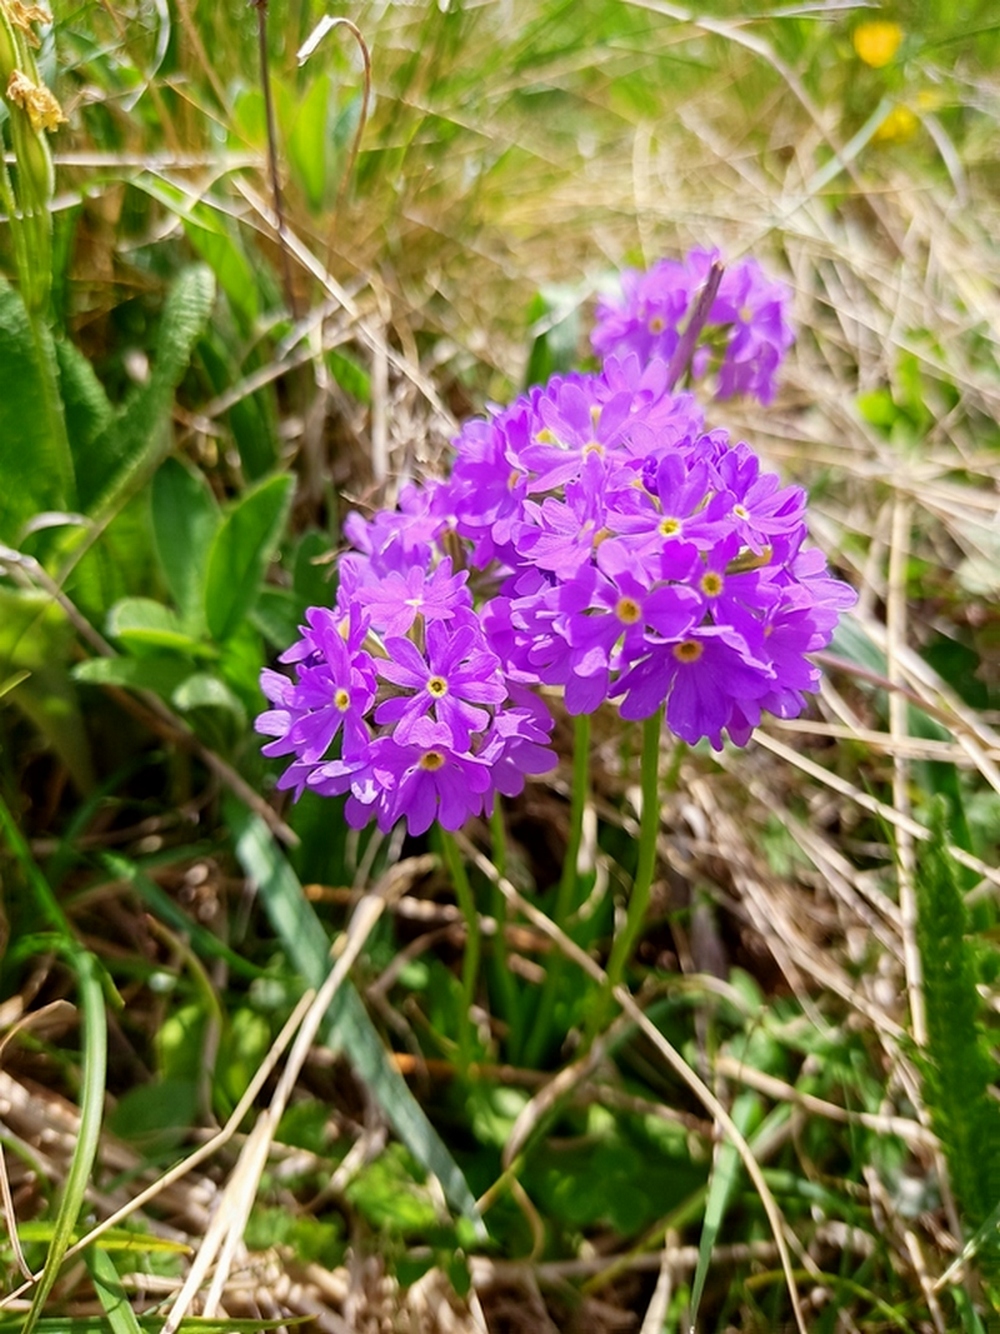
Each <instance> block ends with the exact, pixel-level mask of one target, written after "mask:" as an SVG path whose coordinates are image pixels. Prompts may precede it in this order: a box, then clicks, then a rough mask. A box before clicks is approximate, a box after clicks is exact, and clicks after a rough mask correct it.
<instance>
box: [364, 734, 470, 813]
mask: <svg viewBox="0 0 1000 1334" xmlns="http://www.w3.org/2000/svg"><path fill="white" fill-rule="evenodd" d="M372 771H373V773H374V775H375V782H376V784H377V785H378V786H379V787H380V788H381V798H380V799H378V800H377V801H376V802H375V807H376V811H375V815H376V819H377V820H378V825H379V828H380V829H382V830H383V831H385V832H387V831H388V830H389V829H391V828H392V826H393V825H394V824H395V823H396V821H397V820H399V819H402V818H404V817H405V819H406V823H407V828H408V829H409V831H410V833H411V834H423V833H425V832H426V830H428V829H429V828H430V826H431V824H432V823H433V822H434V820H437V821H438V822H439V823H440V825H441V826H442V828H444V829H460V828H461V827H462V825H463V824H465V822H466V820H468V819H469V817H470V816H472V815H478V814H479V813H480V812H481V811H482V809H483V800H484V798H485V796H486V793H487V792H488V791H489V787H490V768H489V764H488V762H487V760H486V759H485V758H483V757H482V756H477V755H473V754H472V753H471V752H469V751H468V750H466V749H465V748H464V747H462V746H458V747H456V746H455V745H454V744H453V741H452V732H451V729H450V728H449V727H448V726H447V725H446V724H445V723H435V722H432V721H431V720H430V719H429V718H420V719H418V720H417V721H416V722H415V723H414V724H413V726H412V728H410V731H409V739H408V741H407V743H406V744H405V745H401V744H400V743H399V742H398V741H396V740H395V739H394V738H393V737H381V738H380V739H379V740H378V741H376V742H374V743H373V745H372Z"/></svg>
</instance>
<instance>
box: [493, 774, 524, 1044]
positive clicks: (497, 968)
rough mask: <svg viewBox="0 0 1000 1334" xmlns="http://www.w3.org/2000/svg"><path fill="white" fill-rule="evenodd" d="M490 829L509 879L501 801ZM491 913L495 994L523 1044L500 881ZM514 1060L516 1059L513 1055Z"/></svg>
mask: <svg viewBox="0 0 1000 1334" xmlns="http://www.w3.org/2000/svg"><path fill="white" fill-rule="evenodd" d="M490 829H491V832H492V834H493V865H494V866H495V867H496V871H497V876H498V878H501V879H502V878H506V875H507V831H506V828H505V827H504V819H503V808H502V806H501V805H500V802H499V800H497V801H494V803H493V814H492V815H491V816H490ZM490 911H491V913H492V914H493V920H494V922H495V923H496V935H495V936H494V938H493V954H492V967H491V975H492V978H493V990H494V992H495V994H496V996H497V998H498V1001H499V1010H500V1015H501V1017H502V1019H503V1020H504V1023H506V1024H507V1026H508V1031H509V1033H510V1035H511V1037H512V1038H514V1039H516V1040H517V1041H518V1042H519V1041H520V1031H519V1030H520V1024H519V1022H518V1020H519V1013H518V1011H519V1006H518V1000H519V997H518V991H517V982H516V981H515V979H514V974H513V973H512V972H511V971H510V964H509V961H508V955H507V900H506V899H505V898H504V896H503V894H502V893H501V891H500V886H499V885H498V884H497V883H496V881H491V882H490ZM511 1059H512V1060H514V1059H515V1057H514V1055H513V1053H511Z"/></svg>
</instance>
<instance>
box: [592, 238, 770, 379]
mask: <svg viewBox="0 0 1000 1334" xmlns="http://www.w3.org/2000/svg"><path fill="white" fill-rule="evenodd" d="M719 258H720V254H719V252H718V251H717V250H692V251H691V252H690V254H689V255H688V256H687V258H686V259H685V260H684V261H683V262H680V263H679V262H678V261H676V260H670V259H664V260H661V261H660V262H659V263H658V264H655V265H654V266H653V267H652V269H650V270H649V272H648V273H639V272H636V271H635V270H628V271H626V272H625V273H623V274H622V294H621V298H620V300H617V301H616V300H614V299H609V298H603V299H602V300H601V301H599V302H598V306H597V324H596V326H595V328H594V332H593V334H592V335H591V342H592V344H593V348H594V351H595V352H596V353H597V355H598V356H599V357H601V358H602V359H603V358H607V357H609V356H611V355H612V354H618V355H622V354H624V353H627V352H632V353H635V354H636V355H637V356H638V357H639V358H640V360H641V361H642V362H643V363H644V364H645V363H649V362H656V361H661V362H664V363H669V361H670V359H671V357H673V355H674V353H675V352H676V350H677V345H678V342H679V340H680V329H681V326H682V325H683V324H684V323H685V322H686V320H687V318H688V317H689V316H690V313H691V312H692V310H693V309H694V306H695V303H696V301H697V298H698V293H699V292H700V290H701V288H702V287H703V286H704V284H705V281H706V279H707V278H708V274H709V270H710V269H711V266H712V264H713V263H714V262H715V261H716V260H718V259H719ZM790 304H791V292H790V291H789V289H788V288H787V287H786V286H785V284H784V283H780V282H774V281H772V280H771V279H769V278H767V277H766V275H765V274H764V272H763V270H762V269H761V267H760V265H759V264H758V263H757V261H756V260H753V259H743V260H739V261H737V262H736V263H735V264H733V265H731V266H730V267H728V268H727V269H726V270H725V271H724V273H723V275H722V281H721V283H720V285H719V290H718V292H717V293H716V296H715V300H714V301H713V302H712V308H711V310H710V311H709V313H708V319H707V321H706V330H705V335H706V337H709V338H710V337H711V336H712V334H713V331H714V330H717V329H721V330H722V331H723V337H724V346H723V351H722V357H721V361H720V363H719V373H718V386H717V390H716V394H717V397H718V398H731V397H732V396H733V395H734V394H752V395H753V396H754V397H755V398H758V399H760V401H761V402H762V403H765V404H767V403H770V402H771V400H772V399H773V397H774V388H775V374H776V372H777V370H778V367H779V366H780V365H781V362H782V361H783V360H784V356H785V353H786V352H787V351H788V349H789V347H791V345H792V343H793V341H794V337H795V335H794V333H793V331H792V327H791V324H790V323H789V320H788V308H789V306H790ZM710 359H711V348H710V347H707V346H703V347H701V348H699V349H698V351H697V353H696V354H695V358H694V369H695V372H696V374H698V375H701V374H703V373H704V369H705V367H706V365H707V363H708V361H709V360H710Z"/></svg>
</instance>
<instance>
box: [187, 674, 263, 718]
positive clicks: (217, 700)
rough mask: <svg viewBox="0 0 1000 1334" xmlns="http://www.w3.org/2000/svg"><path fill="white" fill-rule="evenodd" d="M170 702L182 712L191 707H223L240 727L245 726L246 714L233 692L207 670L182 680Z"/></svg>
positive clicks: (189, 709)
mask: <svg viewBox="0 0 1000 1334" xmlns="http://www.w3.org/2000/svg"><path fill="white" fill-rule="evenodd" d="M171 702H172V704H173V705H174V707H175V708H176V709H180V711H181V712H182V713H189V712H190V711H191V710H192V709H225V710H226V712H227V713H231V714H232V715H233V717H234V718H235V719H236V721H237V723H239V725H240V726H241V727H245V726H246V721H247V715H246V710H245V709H244V708H243V705H242V704H241V703H240V701H239V700H238V699H237V698H236V696H235V695H234V694H233V692H232V691H231V690H230V689H229V687H228V686H227V685H226V683H225V681H220V680H219V678H218V677H217V676H212V675H210V673H208V672H194V673H193V674H192V675H191V676H189V677H188V678H187V679H186V680H185V681H183V682H182V683H181V684H180V685H179V686H178V687H177V689H176V690H175V691H174V693H173V695H172V696H171Z"/></svg>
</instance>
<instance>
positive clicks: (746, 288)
mask: <svg viewBox="0 0 1000 1334" xmlns="http://www.w3.org/2000/svg"><path fill="white" fill-rule="evenodd" d="M790 305H791V292H790V291H789V289H788V288H787V287H786V286H785V284H784V283H780V282H773V281H772V280H771V279H769V278H768V277H767V276H766V274H765V273H764V271H763V269H762V268H761V267H760V265H759V264H758V263H757V261H756V260H755V259H744V260H741V261H740V262H739V263H738V264H734V265H733V266H732V267H731V268H729V269H727V270H726V272H725V273H724V274H723V276H722V282H721V283H720V285H719V291H718V293H717V295H716V298H715V301H714V302H713V303H712V310H711V313H710V315H709V320H710V322H711V323H712V324H725V325H731V326H732V327H731V332H730V334H729V337H728V340H727V343H726V351H725V355H724V356H723V358H722V363H721V365H720V366H719V388H718V396H719V398H732V397H733V396H734V395H735V394H750V395H752V397H754V398H757V399H759V400H760V402H761V403H764V404H768V403H770V402H771V400H772V399H773V398H774V388H775V383H774V382H775V373H776V372H777V370H778V367H779V366H780V365H781V362H782V361H783V360H784V357H785V353H786V352H787V351H788V349H789V348H790V347H791V345H792V343H793V342H794V341H795V333H794V331H793V329H792V326H791V324H790V323H789V320H788V307H789V306H790Z"/></svg>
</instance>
